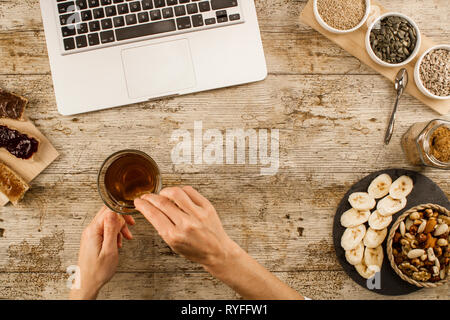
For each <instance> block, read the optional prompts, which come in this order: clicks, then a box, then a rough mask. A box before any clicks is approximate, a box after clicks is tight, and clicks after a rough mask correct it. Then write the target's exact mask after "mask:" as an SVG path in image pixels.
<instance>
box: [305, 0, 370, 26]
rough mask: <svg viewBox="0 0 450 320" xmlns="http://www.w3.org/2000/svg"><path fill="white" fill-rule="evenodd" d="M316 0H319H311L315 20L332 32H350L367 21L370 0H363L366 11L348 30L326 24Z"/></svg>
mask: <svg viewBox="0 0 450 320" xmlns="http://www.w3.org/2000/svg"><path fill="white" fill-rule="evenodd" d="M317 1H319V0H314V1H313V11H314V16H315V17H316V20H317V22H319V24H320V26H321V27H323V28H324V29H325V30H327V31H330V32H333V33H337V34H342V33H350V32H353V31H356V30H358V29H359V28H361V27H362V25H363V24H364V23H365V22H366V21H367V18H369V14H370V9H371V1H370V0H364V1H365V2H366V12H365V13H364V17H363V18H362V20H361V21H360V22H359V23H358V24H357V25H356V26H355V27H353V28H351V29H348V30H340V29H336V28H333V27H332V26H330V25H328V24H327V23H326V22H325V21H324V20H323V19H322V16H321V15H320V13H319V10H318V8H317Z"/></svg>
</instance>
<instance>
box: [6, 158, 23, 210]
mask: <svg viewBox="0 0 450 320" xmlns="http://www.w3.org/2000/svg"><path fill="white" fill-rule="evenodd" d="M28 189H30V186H29V185H28V183H26V182H25V180H23V179H22V178H21V177H20V176H19V175H18V174H17V173H15V172H14V171H13V170H12V169H11V168H10V167H8V166H7V165H6V164H4V163H3V162H0V192H1V193H3V194H4V195H5V196H6V197H8V199H9V201H11V202H12V204H13V205H17V204H18V203H19V201H20V200H22V198H23V196H24V195H25V193H26V192H27V191H28Z"/></svg>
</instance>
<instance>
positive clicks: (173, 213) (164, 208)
mask: <svg viewBox="0 0 450 320" xmlns="http://www.w3.org/2000/svg"><path fill="white" fill-rule="evenodd" d="M141 199H144V200H146V201H148V202H150V203H151V204H152V205H153V206H154V207H156V208H158V209H159V211H161V212H162V213H164V214H165V215H166V216H167V217H168V218H169V219H170V220H172V222H173V223H174V224H175V225H180V224H181V223H182V220H183V218H185V217H186V215H185V214H184V213H183V212H182V211H181V210H180V208H178V207H177V206H176V205H175V204H174V203H173V202H172V201H170V200H169V199H167V198H166V197H163V196H160V195H156V194H145V195H143V196H142V197H141Z"/></svg>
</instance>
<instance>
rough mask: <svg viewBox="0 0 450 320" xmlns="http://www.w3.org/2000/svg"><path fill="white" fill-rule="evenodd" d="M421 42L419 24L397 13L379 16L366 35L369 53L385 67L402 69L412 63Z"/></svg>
mask: <svg viewBox="0 0 450 320" xmlns="http://www.w3.org/2000/svg"><path fill="white" fill-rule="evenodd" d="M420 42H421V36H420V31H419V27H418V26H417V24H416V23H415V22H414V21H413V20H412V19H410V18H409V17H407V16H405V15H404V14H401V13H397V12H389V13H386V14H383V15H381V16H379V17H378V18H377V19H375V20H374V21H373V22H372V24H371V25H370V26H369V29H368V30H367V33H366V50H367V53H368V54H369V56H370V57H371V58H372V60H374V61H375V62H376V63H378V64H379V65H382V66H385V67H400V66H404V65H406V64H408V63H409V62H411V60H413V59H414V57H415V56H416V55H417V53H418V52H419V49H420Z"/></svg>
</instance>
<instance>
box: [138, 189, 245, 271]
mask: <svg viewBox="0 0 450 320" xmlns="http://www.w3.org/2000/svg"><path fill="white" fill-rule="evenodd" d="M134 203H135V206H136V208H137V210H139V211H140V212H141V213H142V214H143V215H144V216H145V218H147V220H148V221H149V222H150V223H151V224H152V225H153V226H154V227H155V229H156V230H157V231H158V233H159V235H160V236H161V237H162V238H163V239H164V241H165V242H166V243H167V244H168V245H169V246H170V247H171V248H172V250H173V251H175V252H176V253H178V254H181V255H183V256H184V257H186V258H187V259H189V260H191V261H193V262H197V263H200V264H201V265H203V267H204V268H205V269H206V270H208V271H210V269H212V268H214V267H215V266H217V265H220V264H222V263H223V262H224V261H225V260H226V259H227V256H228V254H229V252H230V251H231V250H233V249H234V248H236V247H237V245H236V244H235V243H234V242H233V241H232V240H231V239H230V238H229V237H228V235H227V234H226V232H225V230H224V229H223V227H222V223H221V222H220V219H219V216H218V215H217V212H216V210H215V209H214V207H213V205H212V204H211V203H210V202H209V201H208V200H207V199H206V198H205V197H203V196H202V195H201V194H200V193H198V192H197V191H196V190H195V189H194V188H192V187H183V188H178V187H171V188H165V189H163V190H162V191H161V192H160V194H159V195H156V194H147V195H144V196H142V197H141V198H140V199H136V200H135V202H134Z"/></svg>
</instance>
